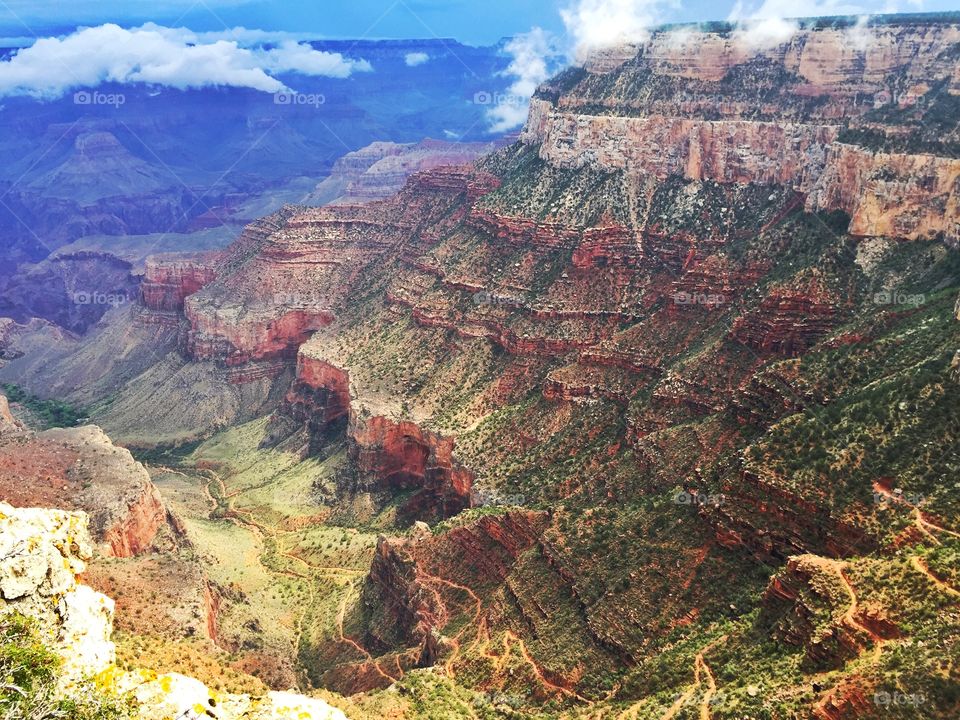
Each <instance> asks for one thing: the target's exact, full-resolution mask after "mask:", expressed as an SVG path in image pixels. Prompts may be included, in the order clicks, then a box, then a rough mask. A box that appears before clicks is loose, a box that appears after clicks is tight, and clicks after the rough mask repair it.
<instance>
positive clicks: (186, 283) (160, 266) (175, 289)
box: [140, 253, 219, 314]
mask: <svg viewBox="0 0 960 720" xmlns="http://www.w3.org/2000/svg"><path fill="white" fill-rule="evenodd" d="M218 259H219V255H218V254H216V253H212V254H186V255H185V254H177V255H166V256H164V255H152V256H150V257H148V258H147V261H146V268H145V271H144V275H143V281H142V282H141V284H140V299H141V301H142V302H143V305H144V307H146V308H147V309H149V310H152V311H154V312H156V313H162V314H177V313H180V312H181V311H182V310H183V302H184V300H186V298H187V296H189V295H193V294H194V293H195V292H198V291H200V290H202V289H203V288H204V287H205V286H206V285H209V284H210V283H211V282H213V281H214V280H215V279H216V277H217V271H216V264H217V261H218Z"/></svg>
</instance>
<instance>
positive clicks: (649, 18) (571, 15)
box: [560, 0, 670, 60]
mask: <svg viewBox="0 0 960 720" xmlns="http://www.w3.org/2000/svg"><path fill="white" fill-rule="evenodd" d="M669 5H670V3H669V1H668V0H576V2H574V3H573V4H572V5H569V6H567V7H566V8H565V9H563V10H561V11H560V17H561V18H563V24H564V25H565V26H566V29H567V34H568V35H569V36H570V38H571V39H572V41H573V48H572V50H573V55H574V56H575V57H576V58H577V59H581V60H582V59H583V58H584V57H585V56H586V55H588V54H589V53H591V52H593V51H595V50H601V49H603V48H606V47H613V46H617V45H622V44H624V43H636V42H643V41H644V40H646V39H647V37H648V36H649V32H650V28H652V27H654V26H655V25H657V24H658V23H660V22H662V20H663V17H662V13H663V10H664V8H666V7H667V6H669Z"/></svg>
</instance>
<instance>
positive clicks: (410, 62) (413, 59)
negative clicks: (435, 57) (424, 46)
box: [403, 52, 430, 67]
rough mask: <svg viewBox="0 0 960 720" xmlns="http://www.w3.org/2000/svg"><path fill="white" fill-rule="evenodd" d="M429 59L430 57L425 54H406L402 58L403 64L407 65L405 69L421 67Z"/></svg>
mask: <svg viewBox="0 0 960 720" xmlns="http://www.w3.org/2000/svg"><path fill="white" fill-rule="evenodd" d="M429 59H430V56H429V55H427V54H426V53H425V52H412V53H407V54H406V56H405V57H404V58H403V60H404V62H405V63H406V64H407V67H417V66H418V65H423V64H424V63H425V62H427V61H428V60H429Z"/></svg>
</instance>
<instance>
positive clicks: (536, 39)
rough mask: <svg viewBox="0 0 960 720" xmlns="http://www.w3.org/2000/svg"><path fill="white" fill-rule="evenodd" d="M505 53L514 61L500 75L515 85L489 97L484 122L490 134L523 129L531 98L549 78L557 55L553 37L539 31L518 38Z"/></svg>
mask: <svg viewBox="0 0 960 720" xmlns="http://www.w3.org/2000/svg"><path fill="white" fill-rule="evenodd" d="M505 49H506V51H507V52H509V53H510V54H511V55H513V60H512V61H511V62H510V65H509V66H508V67H507V69H506V70H505V71H504V73H503V74H504V75H507V76H509V77H512V78H514V81H513V83H512V84H511V85H510V89H509V90H508V91H507V94H506V95H504V96H492V95H491V96H489V99H490V100H491V101H492V103H493V105H492V107H491V108H490V109H489V110H488V111H487V118H488V120H489V121H490V130H491V131H492V132H507V131H508V130H513V129H515V128H518V127H520V126H521V125H523V123H524V122H525V121H526V119H527V112H528V109H529V101H530V97H531V96H532V95H533V93H534V91H535V90H536V89H537V86H538V85H540V83H542V82H544V81H545V80H547V78H549V77H550V75H551V74H552V69H551V68H550V67H549V58H550V57H551V56H555V55H556V54H557V51H556V48H555V44H554V39H553V37H552V36H551V35H550V33H548V32H546V31H545V30H543V29H542V28H538V27H535V28H534V29H533V30H531V31H530V32H528V33H525V34H523V35H517V36H516V37H515V38H514V39H513V40H511V41H510V42H509V43H507V45H506V48H505Z"/></svg>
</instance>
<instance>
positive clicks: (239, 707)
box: [0, 503, 346, 720]
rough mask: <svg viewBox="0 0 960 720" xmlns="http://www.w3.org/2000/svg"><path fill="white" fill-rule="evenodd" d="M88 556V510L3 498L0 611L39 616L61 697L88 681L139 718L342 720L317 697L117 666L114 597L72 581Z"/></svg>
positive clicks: (0, 511)
mask: <svg viewBox="0 0 960 720" xmlns="http://www.w3.org/2000/svg"><path fill="white" fill-rule="evenodd" d="M91 556H92V548H91V544H90V537H89V534H88V532H87V516H86V514H85V513H79V512H66V511H62V510H44V509H18V508H14V507H12V506H10V505H7V504H6V503H0V614H7V613H11V612H16V613H20V614H21V615H24V616H26V617H28V618H32V619H33V620H35V621H36V623H37V625H38V627H39V629H40V632H41V637H42V638H43V641H44V643H45V644H47V645H48V646H49V647H50V648H51V649H54V650H55V651H56V652H57V653H58V654H59V655H60V656H61V657H62V659H63V664H62V666H61V669H60V673H61V674H60V678H59V687H60V692H61V693H63V694H64V695H70V694H72V693H77V692H83V691H84V688H85V687H87V686H86V685H85V683H88V682H89V681H91V680H92V681H93V682H94V683H95V685H96V687H97V688H98V689H99V690H101V691H102V692H104V693H105V694H107V695H114V696H118V697H129V698H130V700H131V702H132V704H133V705H134V707H135V708H136V714H137V717H138V718H140V719H141V720H164V719H166V718H182V719H184V720H186V719H187V718H190V719H196V718H201V717H203V718H218V719H219V720H239V719H240V718H244V719H245V720H346V716H345V715H344V714H343V712H341V711H340V710H338V709H336V708H334V707H332V706H331V705H329V704H328V703H326V702H324V701H323V700H320V699H315V698H308V697H304V696H301V695H296V694H293V693H286V692H271V693H268V694H267V695H266V696H264V697H262V698H252V697H250V696H249V695H232V694H221V693H217V692H214V691H213V690H211V689H209V688H208V687H206V686H205V685H204V684H203V683H201V682H200V681H198V680H195V679H193V678H189V677H186V676H184V675H179V674H176V673H170V674H167V675H159V676H158V675H156V674H155V673H151V672H147V671H142V670H134V671H132V672H128V671H124V670H121V669H120V668H118V667H117V665H116V664H115V661H116V651H115V647H114V644H113V642H112V640H111V634H112V626H113V612H114V603H113V600H111V599H110V598H108V597H107V596H106V595H102V594H100V593H98V592H96V591H95V590H93V589H92V588H90V587H88V586H86V585H82V584H80V583H79V582H78V580H77V576H78V575H79V574H80V573H82V572H83V571H84V570H85V569H86V563H87V560H89V559H90V557H91Z"/></svg>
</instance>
